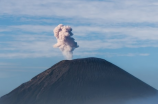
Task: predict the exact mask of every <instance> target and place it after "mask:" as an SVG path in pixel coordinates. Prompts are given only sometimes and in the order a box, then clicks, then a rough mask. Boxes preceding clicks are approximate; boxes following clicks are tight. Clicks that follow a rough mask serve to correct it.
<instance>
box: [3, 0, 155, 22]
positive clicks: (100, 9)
mask: <svg viewBox="0 0 158 104" xmlns="http://www.w3.org/2000/svg"><path fill="white" fill-rule="evenodd" d="M156 4H157V1H156V0H153V1H151V0H133V1H129V0H128V1H127V0H122V1H117V0H113V1H111V2H106V1H62V2H61V1H60V0H58V1H56V0H45V1H42V0H33V1H32V0H16V1H14V0H1V1H0V7H1V9H0V14H1V15H4V14H9V15H29V16H43V17H46V16H47V17H52V16H61V17H65V18H66V17H68V18H69V17H70V18H72V17H75V18H80V19H94V20H95V21H97V20H101V19H102V20H103V21H111V22H158V15H157V9H158V7H157V5H156Z"/></svg>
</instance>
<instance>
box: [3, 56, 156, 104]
mask: <svg viewBox="0 0 158 104" xmlns="http://www.w3.org/2000/svg"><path fill="white" fill-rule="evenodd" d="M156 92H157V90H156V89H154V88H152V87H151V86H149V85H147V84H145V83H144V82H142V81H140V80H139V79H137V78H135V77H134V76H132V75H131V74H129V73H127V72H126V71H124V70H122V69H121V68H119V67H117V66H115V65H113V64H112V63H110V62H108V61H106V60H103V59H99V58H84V59H75V60H64V61H61V62H59V63H57V64H55V65H54V66H52V67H51V68H49V69H48V70H46V71H44V72H42V73H40V74H39V75H37V76H35V77H34V78H32V79H31V80H30V81H28V82H26V83H24V84H22V85H21V86H19V87H18V88H16V89H15V90H13V91H12V92H10V93H9V94H7V95H5V96H3V97H2V98H1V99H0V104H105V103H108V104H123V103H124V102H126V101H127V100H130V99H135V98H143V97H148V96H152V95H154V94H156Z"/></svg>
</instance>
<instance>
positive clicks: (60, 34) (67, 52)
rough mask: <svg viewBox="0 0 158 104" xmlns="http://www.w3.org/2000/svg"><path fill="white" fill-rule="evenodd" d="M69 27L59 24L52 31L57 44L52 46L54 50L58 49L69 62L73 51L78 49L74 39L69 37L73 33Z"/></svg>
mask: <svg viewBox="0 0 158 104" xmlns="http://www.w3.org/2000/svg"><path fill="white" fill-rule="evenodd" d="M71 31H72V28H71V27H70V26H64V25H63V24H59V25H58V26H57V27H55V29H54V36H55V37H56V39H57V43H56V44H55V45H53V47H54V48H59V49H60V50H61V51H62V53H63V55H64V56H65V58H66V59H68V60H71V59H72V57H73V51H74V49H75V48H77V47H79V46H78V45H77V42H75V39H74V38H73V37H71V36H72V35H73V33H72V32H71Z"/></svg>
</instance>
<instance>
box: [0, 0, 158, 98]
mask: <svg viewBox="0 0 158 104" xmlns="http://www.w3.org/2000/svg"><path fill="white" fill-rule="evenodd" d="M58 24H64V25H69V26H71V27H72V29H73V31H72V32H73V34H74V36H73V37H74V38H75V40H76V42H78V45H79V48H77V49H75V51H74V58H84V57H99V58H103V59H105V60H107V61H110V62H112V63H114V64H115V65H117V66H119V67H121V68H123V69H124V70H126V71H127V72H129V73H131V74H132V75H134V76H136V77H137V78H139V79H141V80H142V81H144V82H146V83H148V84H150V85H151V86H153V87H154V88H156V89H158V83H157V79H158V64H157V62H158V2H157V0H132V1H130V0H64V1H63V0H1V1H0V96H2V95H4V94H6V93H8V92H10V91H11V90H13V89H14V88H16V87H17V86H19V85H20V84H22V83H24V82H26V81H29V80H30V79H31V78H32V77H34V76H35V75H37V74H39V73H41V72H42V71H44V70H46V69H48V68H49V67H51V66H52V65H54V64H55V63H57V62H59V61H61V60H63V59H64V57H63V56H62V53H61V52H60V51H59V49H56V48H53V47H52V46H53V45H54V44H55V43H56V39H55V37H54V34H53V29H54V28H55V27H56V26H57V25H58Z"/></svg>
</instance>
